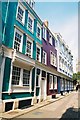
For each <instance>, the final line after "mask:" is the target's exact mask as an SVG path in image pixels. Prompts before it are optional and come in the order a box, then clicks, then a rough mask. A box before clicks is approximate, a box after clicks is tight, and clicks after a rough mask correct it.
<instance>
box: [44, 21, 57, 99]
mask: <svg viewBox="0 0 80 120" xmlns="http://www.w3.org/2000/svg"><path fill="white" fill-rule="evenodd" d="M42 35H43V38H42V39H43V41H42V42H43V57H42V58H43V59H42V64H43V66H44V68H45V72H46V80H47V89H46V92H47V97H51V98H52V97H53V96H54V95H55V94H56V93H57V76H58V73H57V51H56V49H55V38H54V36H53V34H52V33H51V31H50V30H49V28H48V22H47V21H46V22H45V23H43V34H42Z"/></svg>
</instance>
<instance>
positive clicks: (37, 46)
mask: <svg viewBox="0 0 80 120" xmlns="http://www.w3.org/2000/svg"><path fill="white" fill-rule="evenodd" d="M37 48H39V49H40V56H39V62H41V47H40V46H39V45H36V60H37ZM37 61H38V60H37Z"/></svg>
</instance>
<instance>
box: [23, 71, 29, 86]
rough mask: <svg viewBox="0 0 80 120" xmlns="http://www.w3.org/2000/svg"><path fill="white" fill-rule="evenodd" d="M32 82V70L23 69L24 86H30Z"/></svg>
mask: <svg viewBox="0 0 80 120" xmlns="http://www.w3.org/2000/svg"><path fill="white" fill-rule="evenodd" d="M29 84H30V71H29V70H25V69H24V70H23V86H29Z"/></svg>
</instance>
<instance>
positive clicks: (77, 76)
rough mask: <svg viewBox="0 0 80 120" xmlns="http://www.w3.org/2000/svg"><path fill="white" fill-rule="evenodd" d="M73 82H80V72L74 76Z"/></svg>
mask: <svg viewBox="0 0 80 120" xmlns="http://www.w3.org/2000/svg"><path fill="white" fill-rule="evenodd" d="M73 80H80V72H78V73H74V74H73Z"/></svg>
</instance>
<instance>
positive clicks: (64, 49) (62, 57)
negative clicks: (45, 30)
mask: <svg viewBox="0 0 80 120" xmlns="http://www.w3.org/2000/svg"><path fill="white" fill-rule="evenodd" d="M55 38H56V39H55V47H56V50H57V60H58V61H57V66H58V67H57V70H58V72H60V73H62V74H64V75H67V76H68V77H70V78H72V75H73V56H72V54H71V50H69V47H68V45H66V43H65V41H64V40H63V38H62V36H61V35H60V34H59V33H56V34H55Z"/></svg>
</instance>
